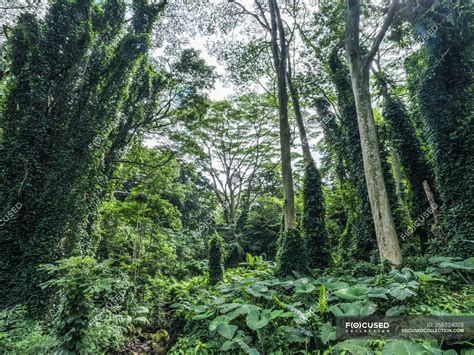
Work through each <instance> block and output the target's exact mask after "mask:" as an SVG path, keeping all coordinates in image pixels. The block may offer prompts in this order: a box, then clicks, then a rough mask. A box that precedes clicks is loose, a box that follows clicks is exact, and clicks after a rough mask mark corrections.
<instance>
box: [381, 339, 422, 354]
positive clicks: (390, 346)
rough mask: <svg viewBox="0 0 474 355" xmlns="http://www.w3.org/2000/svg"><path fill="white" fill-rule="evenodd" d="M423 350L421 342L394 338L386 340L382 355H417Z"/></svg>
mask: <svg viewBox="0 0 474 355" xmlns="http://www.w3.org/2000/svg"><path fill="white" fill-rule="evenodd" d="M424 352H425V349H424V347H423V346H422V345H421V344H418V343H415V342H413V341H409V340H395V341H389V342H387V345H385V347H384V348H383V351H382V355H392V354H397V355H417V354H423V353H424Z"/></svg>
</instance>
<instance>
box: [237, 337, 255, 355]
mask: <svg viewBox="0 0 474 355" xmlns="http://www.w3.org/2000/svg"><path fill="white" fill-rule="evenodd" d="M235 342H236V343H237V344H239V346H240V347H241V348H242V350H243V351H245V353H246V354H248V355H260V353H259V352H258V350H257V349H255V348H251V347H250V346H248V345H247V343H245V342H244V341H243V340H242V339H239V338H237V339H235Z"/></svg>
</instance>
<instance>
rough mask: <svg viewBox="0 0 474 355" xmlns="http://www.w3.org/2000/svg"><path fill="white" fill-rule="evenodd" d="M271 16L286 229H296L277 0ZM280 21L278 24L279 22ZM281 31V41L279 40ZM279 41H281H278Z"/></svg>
mask: <svg viewBox="0 0 474 355" xmlns="http://www.w3.org/2000/svg"><path fill="white" fill-rule="evenodd" d="M268 4H269V8H270V17H271V49H272V55H273V61H274V65H275V71H276V74H277V79H278V86H277V89H278V111H279V118H280V152H281V170H282V179H283V192H284V196H285V206H284V216H285V231H288V230H291V229H296V210H295V192H294V188H293V172H292V168H291V131H290V124H289V123H288V93H287V88H286V56H287V50H286V40H285V33H284V30H283V25H282V23H281V22H282V21H281V16H280V10H279V9H278V4H277V3H276V0H268ZM277 21H278V24H277ZM278 33H279V41H278ZM278 42H279V43H278Z"/></svg>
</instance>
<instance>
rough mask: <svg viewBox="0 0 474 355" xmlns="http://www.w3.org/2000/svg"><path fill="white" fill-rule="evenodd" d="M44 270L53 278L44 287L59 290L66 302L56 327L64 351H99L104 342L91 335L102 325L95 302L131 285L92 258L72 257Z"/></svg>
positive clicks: (47, 265) (106, 265)
mask: <svg viewBox="0 0 474 355" xmlns="http://www.w3.org/2000/svg"><path fill="white" fill-rule="evenodd" d="M40 269H41V270H42V271H44V272H47V273H48V274H49V275H50V277H52V278H51V279H50V280H49V281H46V282H45V283H43V284H42V287H43V288H51V287H54V288H57V289H58V290H59V291H60V295H61V298H62V302H61V305H60V311H59V315H58V317H57V319H56V324H55V331H56V333H57V336H58V338H59V339H60V348H61V349H62V350H63V351H65V352H66V353H69V352H70V353H81V352H93V351H97V350H99V349H100V346H101V345H99V344H100V342H101V341H103V340H104V339H100V338H97V334H92V333H91V332H90V329H91V328H93V327H94V324H93V323H94V322H97V321H98V319H97V316H98V314H99V308H98V305H95V300H96V298H97V297H99V296H100V295H101V294H104V293H105V292H112V288H126V287H128V282H127V281H125V280H121V279H120V278H117V277H116V275H112V273H111V270H110V269H109V265H108V264H107V263H97V261H96V260H95V259H93V258H91V257H84V258H81V257H71V258H69V259H63V260H60V261H58V262H56V263H54V264H45V265H42V266H41V268H40ZM102 312H104V311H103V310H102ZM102 314H104V313H102ZM97 328H101V326H99V327H97ZM109 329H110V328H109Z"/></svg>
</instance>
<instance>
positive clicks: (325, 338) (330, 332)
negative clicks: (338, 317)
mask: <svg viewBox="0 0 474 355" xmlns="http://www.w3.org/2000/svg"><path fill="white" fill-rule="evenodd" d="M319 338H320V339H321V341H322V342H323V344H327V343H328V342H329V341H331V340H336V331H335V330H334V328H333V326H332V324H331V322H327V323H324V324H323V325H322V326H321V330H320V332H319Z"/></svg>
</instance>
